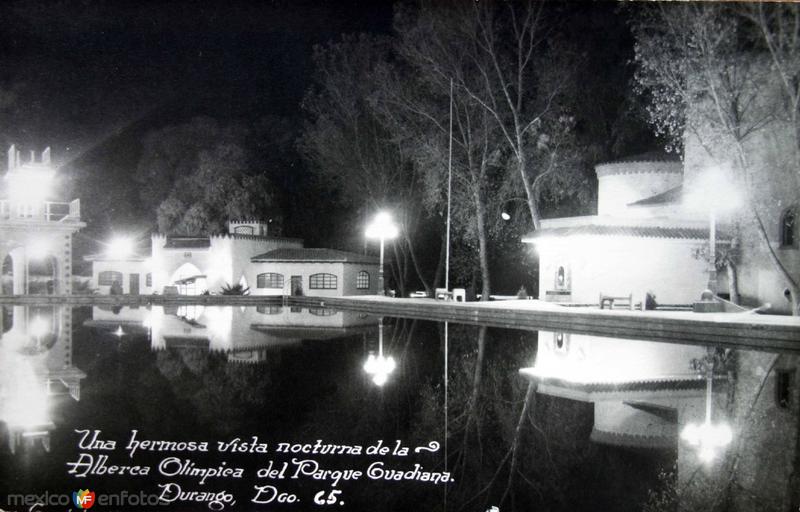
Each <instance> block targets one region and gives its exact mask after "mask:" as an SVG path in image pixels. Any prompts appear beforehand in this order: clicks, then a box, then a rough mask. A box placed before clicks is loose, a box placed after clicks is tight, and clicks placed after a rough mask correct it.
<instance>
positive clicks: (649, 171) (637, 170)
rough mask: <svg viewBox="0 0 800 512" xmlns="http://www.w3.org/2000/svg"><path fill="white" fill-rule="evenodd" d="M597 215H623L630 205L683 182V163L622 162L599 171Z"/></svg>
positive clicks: (599, 167)
mask: <svg viewBox="0 0 800 512" xmlns="http://www.w3.org/2000/svg"><path fill="white" fill-rule="evenodd" d="M596 172H597V181H598V191H597V214H598V215H621V214H624V211H625V209H626V208H627V206H628V205H629V204H631V203H634V202H636V201H640V200H642V199H647V198H648V197H652V196H655V195H658V194H661V193H663V192H666V191H667V190H670V189H672V188H675V187H677V186H679V185H680V184H681V183H682V182H683V172H682V166H681V163H680V162H619V163H610V164H601V165H598V166H597V167H596Z"/></svg>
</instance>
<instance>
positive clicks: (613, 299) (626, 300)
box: [600, 293, 633, 310]
mask: <svg viewBox="0 0 800 512" xmlns="http://www.w3.org/2000/svg"><path fill="white" fill-rule="evenodd" d="M614 303H617V305H618V306H624V307H626V308H627V309H631V310H632V309H633V294H629V295H604V294H602V293H601V294H600V309H605V308H606V304H608V309H614Z"/></svg>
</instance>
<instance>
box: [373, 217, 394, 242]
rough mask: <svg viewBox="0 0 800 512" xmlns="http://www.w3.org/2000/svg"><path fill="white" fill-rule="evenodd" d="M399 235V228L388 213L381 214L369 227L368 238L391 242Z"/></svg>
mask: <svg viewBox="0 0 800 512" xmlns="http://www.w3.org/2000/svg"><path fill="white" fill-rule="evenodd" d="M397 234H398V230H397V226H395V225H394V223H393V222H392V217H391V216H390V215H389V214H388V213H386V212H380V213H378V214H377V215H376V216H375V220H374V221H373V222H372V224H370V225H369V226H368V227H367V232H366V235H367V238H382V239H384V240H389V239H391V238H394V237H396V236H397Z"/></svg>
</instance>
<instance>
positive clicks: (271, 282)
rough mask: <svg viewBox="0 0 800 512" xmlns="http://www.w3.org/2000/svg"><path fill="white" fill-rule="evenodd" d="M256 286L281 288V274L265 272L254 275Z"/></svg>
mask: <svg viewBox="0 0 800 512" xmlns="http://www.w3.org/2000/svg"><path fill="white" fill-rule="evenodd" d="M256 288H279V289H283V274H275V273H273V272H265V273H263V274H258V275H257V276H256Z"/></svg>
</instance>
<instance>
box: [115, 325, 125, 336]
mask: <svg viewBox="0 0 800 512" xmlns="http://www.w3.org/2000/svg"><path fill="white" fill-rule="evenodd" d="M113 334H114V336H116V337H117V338H122V337H123V336H125V331H123V330H122V326H121V325H118V326H117V330H116V331H114V333H113Z"/></svg>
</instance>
